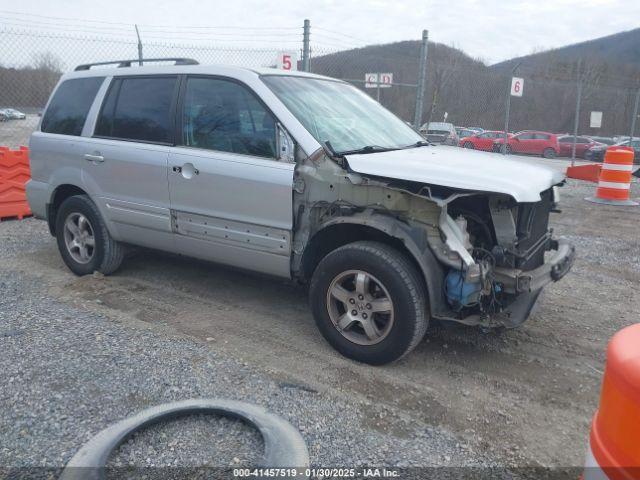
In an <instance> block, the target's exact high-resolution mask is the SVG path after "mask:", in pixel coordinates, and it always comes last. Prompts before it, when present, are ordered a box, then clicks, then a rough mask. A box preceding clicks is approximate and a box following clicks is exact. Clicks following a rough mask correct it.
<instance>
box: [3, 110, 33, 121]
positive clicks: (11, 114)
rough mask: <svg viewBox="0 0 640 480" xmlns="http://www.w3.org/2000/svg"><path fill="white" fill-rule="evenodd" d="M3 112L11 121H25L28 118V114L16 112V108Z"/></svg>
mask: <svg viewBox="0 0 640 480" xmlns="http://www.w3.org/2000/svg"><path fill="white" fill-rule="evenodd" d="M2 112H3V113H4V115H5V116H6V117H7V118H8V119H10V120H24V119H26V118H27V115H26V114H24V113H22V112H21V111H19V110H16V109H15V108H5V109H4V110H2Z"/></svg>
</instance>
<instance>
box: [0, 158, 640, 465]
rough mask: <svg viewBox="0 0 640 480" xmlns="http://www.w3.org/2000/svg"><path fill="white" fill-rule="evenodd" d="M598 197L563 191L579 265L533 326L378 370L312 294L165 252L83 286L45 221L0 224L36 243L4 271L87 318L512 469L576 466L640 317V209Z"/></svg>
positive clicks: (462, 338)
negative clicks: (359, 358) (318, 316)
mask: <svg viewBox="0 0 640 480" xmlns="http://www.w3.org/2000/svg"><path fill="white" fill-rule="evenodd" d="M530 161H531V160H530ZM550 164H551V165H553V166H555V167H556V168H562V167H563V166H564V163H563V162H562V163H561V161H555V162H551V163H550ZM593 191H594V186H593V185H592V184H586V183H582V182H574V181H570V182H569V184H568V185H567V186H566V187H565V188H564V189H563V191H562V194H563V202H562V209H563V213H562V214H555V215H553V217H552V224H553V227H554V228H555V230H556V233H557V234H558V235H563V236H566V237H568V238H569V239H570V240H571V241H573V242H574V243H575V244H576V246H577V249H578V258H577V260H576V264H575V266H574V268H573V270H572V272H571V273H570V274H569V275H568V276H567V277H565V279H563V280H562V281H561V282H559V283H557V284H553V285H550V286H549V287H548V288H547V289H546V292H545V294H544V296H543V297H542V298H541V300H540V302H539V308H538V309H537V311H536V312H535V314H534V315H533V317H532V318H531V319H530V320H529V321H528V322H527V323H525V325H524V326H522V327H521V328H519V329H517V330H511V331H506V332H502V333H496V332H493V333H482V332H480V331H479V330H478V329H475V328H466V327H443V326H440V325H433V326H432V328H431V329H430V330H429V332H428V333H427V336H426V338H425V340H424V341H423V342H422V344H421V345H419V347H418V348H417V349H416V350H415V351H414V352H413V353H412V354H410V355H409V356H408V357H407V358H405V359H403V360H402V361H400V362H398V363H395V364H393V365H390V366H385V367H378V368H374V367H369V366H364V365H360V364H356V363H354V362H352V361H349V360H346V359H344V358H342V357H340V356H339V355H338V354H336V353H335V352H334V351H333V350H332V349H331V348H330V347H329V346H328V345H327V344H326V343H325V342H324V341H323V340H322V338H321V337H320V335H319V334H318V333H317V332H316V329H315V326H314V324H313V320H312V317H311V314H310V313H309V311H308V308H307V302H306V292H305V290H304V288H302V287H297V286H292V285H289V284H287V283H285V282H281V281H277V280H273V279H270V278H264V277H258V276H255V275H252V274H249V273H244V272H239V271H234V270H230V269H226V268H223V267H220V266H216V265H211V264H206V263H203V262H199V261H193V260H189V259H186V258H182V257H179V256H173V255H167V254H162V253H157V252H152V251H139V252H137V253H136V254H135V255H133V256H132V257H131V258H130V259H129V260H128V261H127V262H126V263H125V265H124V267H123V268H122V270H121V271H119V272H118V273H117V274H115V275H113V276H110V277H106V278H105V277H101V276H88V277H83V278H77V277H74V276H73V275H71V274H70V273H69V272H68V270H67V269H66V268H65V267H64V265H63V263H62V261H61V259H60V257H59V255H58V252H57V250H56V245H55V241H54V239H53V238H52V237H49V236H48V232H47V231H46V226H45V224H44V223H43V222H38V221H35V220H33V219H30V220H26V221H24V222H22V223H20V222H15V221H14V222H3V223H0V239H1V242H10V243H11V244H14V245H19V244H20V243H21V242H24V243H25V244H29V245H31V246H30V247H29V248H25V249H21V248H13V249H11V250H10V253H9V254H5V255H2V256H1V257H0V258H1V260H2V261H1V262H0V274H2V275H4V276H6V277H7V278H8V277H15V278H25V279H30V280H31V281H36V282H37V283H38V284H39V285H41V288H42V295H43V296H47V297H51V298H54V299H55V300H56V302H61V303H62V304H63V305H69V306H70V308H71V307H72V308H74V309H77V310H78V311H79V312H81V313H80V314H81V315H99V316H101V317H103V318H106V319H107V321H109V322H115V323H117V324H119V325H120V324H122V325H125V326H126V325H129V324H131V325H139V324H140V322H142V323H143V324H144V325H145V326H146V327H148V328H151V329H152V330H153V329H156V328H158V329H163V331H169V332H173V333H170V335H174V334H175V335H176V336H183V335H186V336H187V337H188V338H192V339H195V341H197V342H199V343H201V344H203V345H205V348H207V349H210V350H212V351H214V352H216V354H217V355H221V356H222V357H223V358H228V359H233V360H237V361H239V362H241V363H242V364H245V365H247V366H248V367H249V368H251V369H254V370H255V371H258V372H260V373H261V374H262V375H265V376H266V377H267V378H270V379H273V380H274V381H285V382H294V383H296V384H303V385H306V386H308V387H309V388H310V389H312V390H314V391H317V392H320V394H321V395H328V396H329V398H337V399H344V400H345V401H349V402H352V403H355V404H358V405H372V404H374V405H376V408H379V409H382V410H380V411H381V412H384V415H383V414H380V415H378V414H376V415H375V416H371V417H370V418H368V419H367V418H366V417H365V419H364V420H363V424H362V425H361V428H363V429H365V431H370V432H374V433H375V432H381V433H384V434H385V435H391V436H392V437H393V438H396V439H397V440H398V441H401V440H402V441H411V440H412V436H413V435H415V433H414V431H413V429H412V428H408V427H407V425H411V424H415V425H417V424H419V425H427V426H431V427H433V428H435V429H441V430H442V431H446V432H451V433H452V434H453V435H454V436H455V438H457V439H459V441H460V442H461V443H462V444H464V445H469V446H470V448H471V449H472V451H473V452H476V454H477V455H479V456H486V457H487V458H493V459H496V460H497V462H498V463H500V464H504V465H517V466H523V465H530V466H531V465H534V466H535V465H547V466H577V465H581V464H582V463H583V460H584V453H585V445H586V440H587V438H588V431H589V423H590V420H591V416H592V415H593V412H594V410H595V408H596V407H597V401H598V395H599V388H600V381H601V375H602V371H603V366H604V359H605V357H604V352H605V347H606V343H607V340H608V339H609V338H610V337H611V335H612V334H613V333H614V332H616V331H617V330H619V329H620V328H622V327H624V326H626V325H629V324H631V323H634V322H637V321H638V315H637V312H638V309H637V295H636V294H637V291H638V286H639V284H640V242H639V239H638V238H639V237H638V222H639V220H640V208H638V207H626V208H620V207H610V206H602V205H596V204H592V203H589V202H585V201H584V197H585V196H588V195H590V194H592V193H593ZM632 193H633V196H635V197H637V196H638V184H637V183H635V184H634V185H633V192H632ZM7 244H8V243H7ZM1 286H2V285H1V284H0V288H1ZM1 313H2V312H1V311H0V314H1ZM5 320H7V319H4V320H2V322H4V321H5ZM0 326H1V324H0ZM146 327H145V328H146ZM167 329H168V330H167ZM160 358H161V357H160ZM2 360H3V363H4V362H10V361H11V359H10V358H3V359H2ZM160 361H161V360H160ZM363 442H366V438H364V439H363ZM16 448H20V447H19V446H17V447H16ZM357 456H358V455H357V454H354V457H357ZM353 460H354V461H360V460H362V459H361V458H353ZM457 460H458V459H456V458H453V459H452V458H449V459H448V461H447V463H449V464H454V465H455V464H459V463H457ZM459 460H460V462H461V463H465V462H466V460H463V458H462V457H461V458H460V459H459ZM409 463H412V462H409Z"/></svg>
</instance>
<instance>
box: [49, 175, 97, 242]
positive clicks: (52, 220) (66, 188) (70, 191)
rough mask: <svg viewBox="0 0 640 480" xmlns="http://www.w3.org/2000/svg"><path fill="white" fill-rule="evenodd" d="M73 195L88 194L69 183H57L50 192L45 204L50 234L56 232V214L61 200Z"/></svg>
mask: <svg viewBox="0 0 640 480" xmlns="http://www.w3.org/2000/svg"><path fill="white" fill-rule="evenodd" d="M74 195H88V194H87V192H86V191H84V190H83V189H82V188H80V187H78V186H77V185H73V184H70V183H64V184H62V185H58V186H57V187H56V188H55V190H54V191H53V192H52V193H51V199H50V201H49V203H48V205H47V224H48V225H49V232H50V233H51V235H54V236H55V234H56V215H57V213H58V208H60V205H62V202H64V201H65V200H66V199H67V198H69V197H73V196H74Z"/></svg>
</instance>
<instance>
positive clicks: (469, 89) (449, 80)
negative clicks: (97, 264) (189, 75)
mask: <svg viewBox="0 0 640 480" xmlns="http://www.w3.org/2000/svg"><path fill="white" fill-rule="evenodd" d="M307 25H308V24H307ZM291 30H292V32H295V33H291V35H290V36H289V37H288V38H287V40H286V41H283V42H278V41H277V40H270V39H268V40H267V39H265V40H264V41H263V42H261V43H262V44H263V45H265V46H264V47H260V48H256V47H254V46H248V47H233V46H232V47H229V46H220V42H218V41H216V42H214V41H213V40H212V41H211V42H207V41H206V39H205V40H202V39H199V41H198V42H193V43H190V42H188V41H187V40H186V39H185V40H183V41H180V38H181V37H179V36H177V35H174V36H169V35H168V36H167V38H171V39H173V40H175V41H176V42H177V43H173V42H171V41H165V40H162V39H158V38H159V37H158V36H157V35H159V34H156V36H155V37H152V38H153V40H152V41H143V42H142V49H143V53H144V57H145V58H158V57H188V58H193V59H195V60H197V61H199V62H200V63H202V64H226V65H238V66H245V67H275V66H276V65H277V59H278V55H279V54H281V53H282V52H292V53H294V54H295V56H296V57H297V58H298V59H299V61H298V62H297V66H298V69H303V67H304V65H305V63H304V61H305V59H304V58H303V56H304V55H303V52H305V45H304V44H303V38H307V39H309V43H308V44H307V45H306V46H307V47H308V50H307V51H309V56H308V58H307V59H308V69H309V71H310V72H312V73H317V74H321V75H326V76H330V77H334V78H339V79H342V80H345V81H348V82H350V83H352V84H353V85H355V86H357V87H358V88H361V89H363V90H364V91H365V92H367V93H368V94H370V95H371V96H373V97H374V98H377V99H378V101H380V103H381V104H382V105H384V106H385V107H387V108H388V109H390V110H391V111H393V112H394V113H395V114H396V115H398V116H399V117H400V118H402V119H403V120H405V121H407V122H408V123H412V124H413V123H414V118H416V117H419V118H421V119H422V122H421V123H423V122H430V121H431V122H442V121H447V122H450V123H452V124H454V125H456V126H461V127H463V126H464V127H478V128H483V129H485V130H503V129H504V126H505V113H506V105H507V96H508V95H509V88H510V85H511V77H512V76H513V75H516V76H518V77H521V78H523V79H524V88H523V90H524V94H523V96H522V97H511V98H510V112H509V130H510V131H513V132H517V131H520V130H526V129H529V130H542V131H547V132H554V133H567V134H573V132H574V127H575V125H574V123H575V118H576V106H577V103H578V101H579V102H580V109H579V118H578V123H577V132H576V133H577V134H580V135H598V136H608V137H613V136H616V137H623V136H624V137H627V138H628V137H629V136H630V135H632V123H633V118H634V117H637V116H638V111H637V101H636V100H637V98H638V96H639V95H640V94H639V93H638V92H639V91H640V87H639V85H640V82H639V80H640V77H638V75H637V72H636V73H635V74H634V73H629V72H627V71H625V72H624V75H613V74H612V73H611V71H609V70H606V68H604V67H599V66H597V65H595V64H594V65H582V67H581V68H580V66H576V65H574V64H571V63H562V64H559V66H557V65H556V66H554V67H553V68H552V66H550V65H544V66H540V67H539V68H536V69H533V68H531V67H529V68H528V69H525V68H522V69H520V70H517V71H516V73H512V69H511V68H507V67H501V66H493V67H488V66H486V65H485V64H483V63H482V62H480V61H476V60H473V59H471V58H470V57H468V56H466V55H465V54H463V53H462V52H460V51H459V50H456V49H454V48H451V47H448V46H445V45H442V44H437V43H429V44H428V49H427V55H426V58H427V62H426V77H425V81H424V85H422V87H419V86H418V84H419V83H420V82H419V68H420V67H419V65H420V60H421V55H422V53H423V51H422V50H421V42H420V41H419V40H417V41H404V42H397V43H393V44H386V45H367V46H363V45H364V43H366V42H364V43H362V42H361V44H360V45H358V44H355V43H356V41H355V40H354V39H353V38H347V37H331V36H330V35H338V33H337V32H334V33H332V32H331V31H330V30H324V29H322V28H317V29H314V28H313V27H311V28H310V30H305V32H306V33H307V35H306V36H304V35H303V31H302V28H299V29H298V28H293V27H292V28H291ZM316 32H317V33H316ZM309 33H310V34H309ZM143 36H144V35H143ZM292 38H293V40H292ZM296 39H297V40H296ZM341 40H342V41H341ZM425 41H426V40H425ZM227 43H228V42H227ZM138 46H139V45H138V41H137V39H136V37H135V35H133V36H132V35H131V34H128V35H125V34H122V37H121V38H120V37H118V35H117V34H114V33H109V35H99V34H94V33H91V34H83V33H81V32H79V31H77V30H76V31H70V32H69V33H65V32H63V33H52V32H51V31H49V30H39V29H38V27H37V25H34V26H31V27H21V26H13V27H12V26H5V27H0V109H6V108H11V109H15V110H19V111H20V112H23V113H25V114H26V119H20V118H10V115H9V116H7V115H1V114H0V120H4V121H2V122H0V145H8V146H11V147H15V146H18V145H20V144H26V142H27V141H28V137H29V135H30V133H31V131H32V130H33V129H34V128H35V127H36V125H37V122H38V114H39V113H40V112H41V110H42V108H43V107H44V105H45V104H46V101H47V99H48V97H49V95H50V93H51V91H52V89H53V88H54V86H55V85H56V83H57V81H58V79H59V77H60V75H61V74H62V73H63V72H65V71H69V70H72V69H73V68H75V66H77V65H79V64H83V63H95V62H101V61H110V60H120V59H134V58H138ZM603 68H604V70H603ZM371 73H390V74H392V75H393V81H392V83H391V84H390V85H380V86H376V85H374V86H373V88H367V85H366V82H365V76H366V75H367V74H371ZM579 85H580V86H579ZM369 86H370V87H371V85H369ZM420 88H422V90H421V91H422V93H423V106H422V111H421V112H420V115H417V116H416V115H415V113H416V98H417V96H418V93H419V91H420ZM579 93H580V95H578V94H579ZM578 98H579V100H578ZM592 111H596V112H602V118H603V120H602V125H601V126H600V127H598V128H594V127H592V126H591V123H590V117H591V112H592Z"/></svg>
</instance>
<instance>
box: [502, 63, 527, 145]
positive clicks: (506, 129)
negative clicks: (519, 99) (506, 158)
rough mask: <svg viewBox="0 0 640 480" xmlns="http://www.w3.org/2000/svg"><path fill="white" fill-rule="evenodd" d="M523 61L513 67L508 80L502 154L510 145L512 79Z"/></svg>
mask: <svg viewBox="0 0 640 480" xmlns="http://www.w3.org/2000/svg"><path fill="white" fill-rule="evenodd" d="M521 63H522V62H518V63H516V66H515V67H513V68H512V69H511V76H510V77H509V79H508V81H507V102H506V112H505V114H504V144H503V145H502V154H503V155H506V154H507V145H509V110H511V79H512V78H513V76H514V75H515V74H516V70H518V68H519V67H520V64H521Z"/></svg>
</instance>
